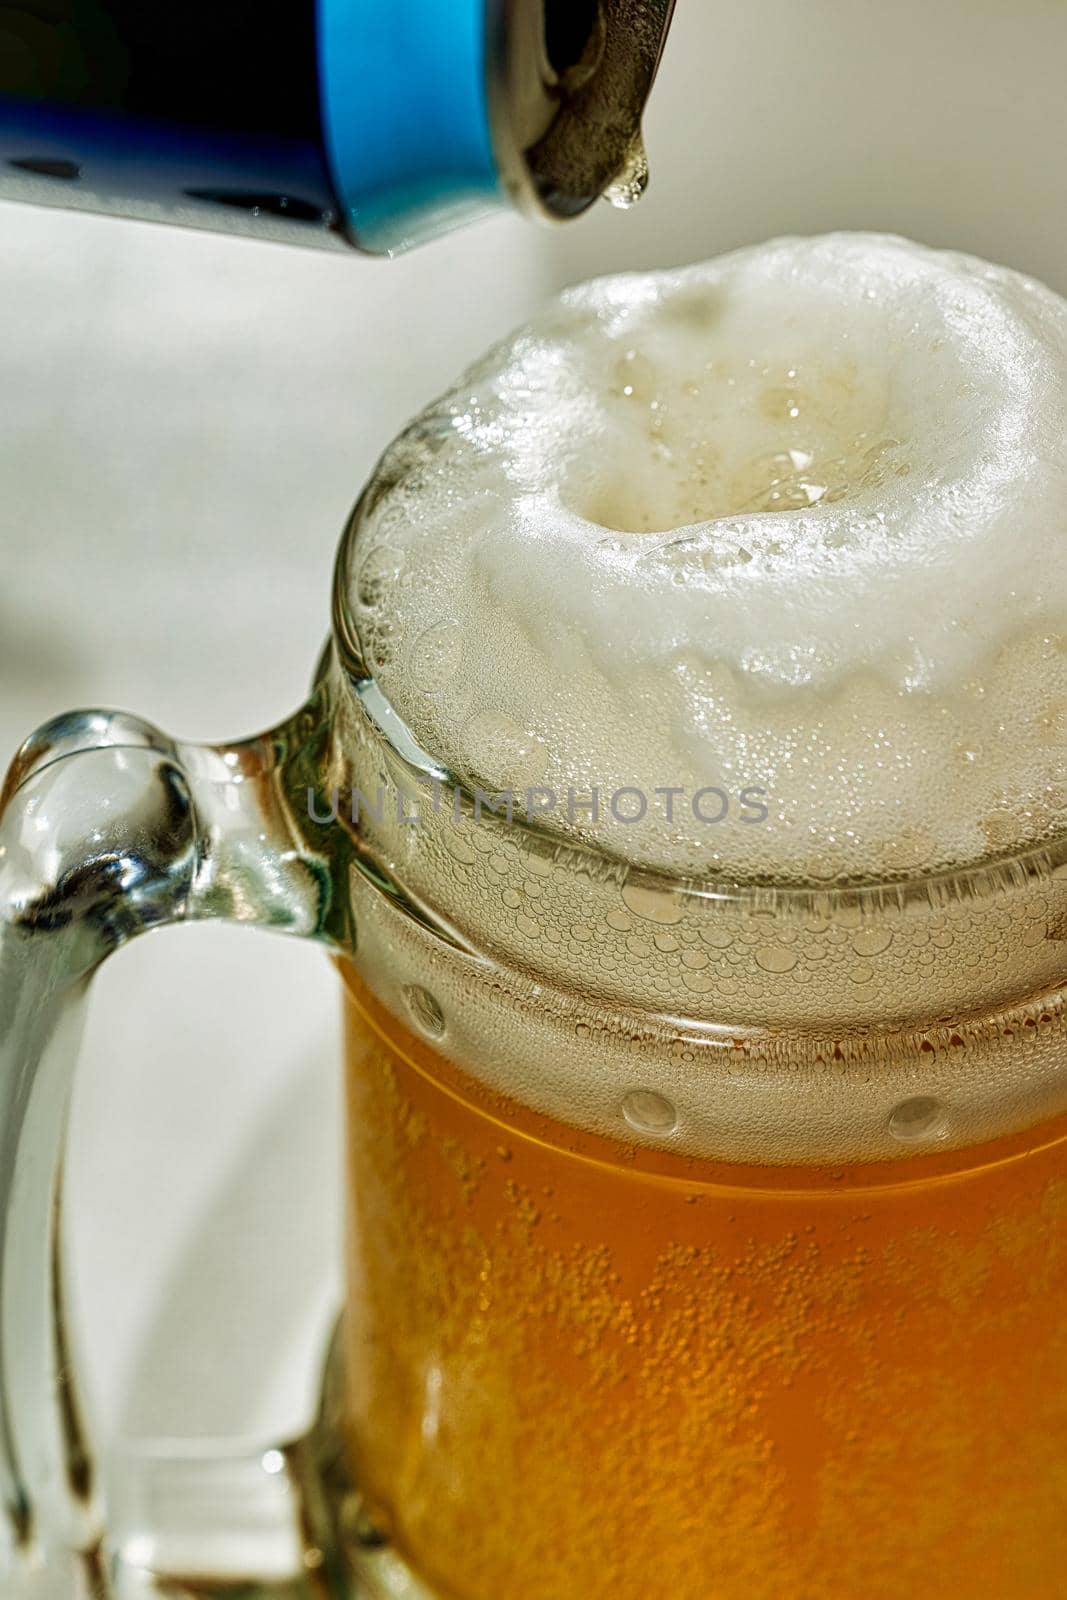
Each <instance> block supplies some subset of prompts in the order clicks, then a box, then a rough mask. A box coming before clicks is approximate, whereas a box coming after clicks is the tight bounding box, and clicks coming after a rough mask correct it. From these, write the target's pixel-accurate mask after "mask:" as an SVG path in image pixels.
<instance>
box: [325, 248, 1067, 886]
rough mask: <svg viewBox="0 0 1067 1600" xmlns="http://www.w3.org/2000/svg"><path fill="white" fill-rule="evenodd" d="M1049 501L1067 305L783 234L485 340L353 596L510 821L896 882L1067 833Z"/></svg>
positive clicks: (779, 869)
mask: <svg viewBox="0 0 1067 1600" xmlns="http://www.w3.org/2000/svg"><path fill="white" fill-rule="evenodd" d="M1065 521H1067V303H1065V302H1064V301H1062V300H1060V299H1059V298H1058V297H1057V296H1055V295H1054V294H1052V293H1051V292H1050V291H1049V290H1048V289H1046V288H1044V287H1042V286H1041V285H1040V284H1037V283H1035V282H1033V281H1032V280H1030V279H1027V278H1025V277H1022V276H1020V275H1019V274H1017V273H1014V272H1010V271H1007V270H1005V269H1002V268H998V267H993V266H990V265H988V264H986V263H984V262H981V261H978V260H975V259H973V258H970V257H966V256H961V255H958V254H949V253H944V252H935V251H931V250H928V249H925V248H922V247H920V246H917V245H914V244H910V243H907V242H906V241H903V240H900V239H895V238H888V237H881V236H869V235H831V236H828V237H824V238H817V239H785V240H779V241H776V242H773V243H770V244H767V245H763V246H759V247H756V248H753V249H747V250H741V251H738V252H736V253H734V254H732V255H728V256H725V257H723V258H721V259H719V260H716V261H712V262H710V263H708V264H707V265H703V266H697V267H691V268H687V269H684V270H681V271H676V272H664V273H650V274H634V275H626V276H622V277H615V278H609V279H605V280H602V281H600V282H595V283H591V284H588V285H586V286H584V287H582V288H579V289H575V290H572V291H570V292H569V293H567V294H565V295H564V296H563V297H562V298H561V299H559V300H558V301H556V302H555V303H554V304H552V305H551V306H550V307H549V308H548V309H547V310H546V311H545V312H544V313H543V314H542V315H541V316H540V317H539V318H538V320H536V321H535V322H534V323H532V324H531V325H530V326H528V327H526V328H525V329H523V330H521V331H520V332H519V333H517V334H516V335H515V336H514V337H513V338H511V339H510V340H509V341H507V342H506V343H504V344H503V345H501V346H500V347H499V348H497V349H496V350H494V351H492V352H491V353H490V355H489V356H488V357H487V358H486V359H485V360H483V361H482V362H481V363H480V364H479V365H478V366H476V367H475V368H474V369H473V370H472V371H471V372H470V373H468V374H467V375H466V376H465V377H464V378H463V379H462V380H461V381H460V383H459V384H457V386H456V387H455V388H454V389H453V390H452V391H451V392H450V393H449V394H447V395H446V396H444V398H443V399H442V400H441V401H439V402H438V403H437V404H436V405H435V406H434V407H432V408H431V409H430V410H429V411H428V412H427V413H425V414H424V415H423V416H422V417H421V418H419V419H418V421H416V422H415V423H414V424H413V425H412V426H411V428H410V429H409V430H408V431H407V432H406V433H405V434H404V435H403V436H402V438H401V439H400V440H399V441H398V442H397V444H396V445H394V446H393V448H392V449H391V450H390V451H389V452H388V454H387V455H386V457H385V458H384V460H383V463H382V466H381V468H380V471H379V474H378V477H377V479H376V481H375V483H374V484H373V485H372V487H371V490H370V491H369V493H368V496H367V499H366V502H365V506H364V511H363V515H362V519H361V523H360V528H359V533H358V537H357V539H356V541H355V545H354V547H353V549H352V551H351V552H350V563H351V575H350V589H351V592H350V595H349V602H350V608H351V614H352V617H353V620H354V622H355V625H356V629H357V631H358V634H359V637H360V641H361V644H362V646H363V649H364V652H365V656H366V660H367V665H368V667H369V669H370V671H371V673H372V674H373V676H374V678H375V679H376V681H377V683H378V686H379V687H380V689H381V691H382V693H383V694H384V695H385V697H386V699H387V700H388V701H389V702H390V703H391V705H392V707H393V709H394V710H395V711H396V712H397V713H398V715H399V716H400V717H401V718H402V719H403V721H404V722H405V723H406V724H407V726H408V728H409V729H410V731H411V733H412V734H413V735H414V737H415V738H416V740H417V741H418V742H419V744H421V745H422V746H423V748H424V749H425V750H427V751H428V752H430V753H431V754H432V755H433V756H434V757H435V758H437V759H438V760H439V761H440V762H441V763H443V764H444V766H446V767H447V768H448V769H449V770H450V771H451V772H452V773H453V774H455V775H456V777H457V778H459V779H460V780H462V781H463V782H464V783H465V784H467V785H468V786H470V787H474V786H478V787H481V788H483V789H484V790H486V791H487V792H490V793H495V792H499V791H503V790H510V791H512V792H513V793H514V794H515V796H516V810H517V813H518V814H520V815H522V814H523V813H524V811H526V810H531V809H532V811H533V812H534V813H539V814H540V816H541V820H542V822H543V825H544V826H545V827H547V828H549V829H554V830H556V831H557V832H559V833H561V834H563V835H567V836H571V837H577V838H581V839H583V840H586V841H592V842H595V843H597V844H598V845H599V846H601V847H602V848H604V849H605V850H607V851H609V852H611V853H612V854H613V855H616V856H620V857H623V858H624V859H626V860H628V861H630V862H633V863H636V864H639V865H646V866H654V867H661V868H664V869H666V870H669V871H672V872H677V873H684V874H687V875H696V876H701V877H713V878H714V877H725V878H728V879H730V880H734V881H746V880H762V879H771V880H810V879H814V880H816V881H824V880H825V881H834V880H838V879H857V878H868V877H875V878H880V877H896V876H900V875H905V874H911V873H914V872H917V871H929V870H933V869H939V868H945V867H951V866H953V865H959V864H963V863H969V862H973V861H975V860H979V859H984V858H987V857H990V856H993V855H996V854H999V853H1001V852H1004V851H1006V850H1011V849H1017V848H1019V847H1021V846H1024V845H1026V844H1029V843H1032V842H1036V841H1038V840H1041V839H1043V838H1045V837H1048V836H1050V835H1051V834H1053V833H1055V832H1058V831H1060V829H1061V828H1062V827H1063V826H1064V825H1067V545H1065V540H1064V528H1063V524H1064V522H1065ZM594 791H596V807H595V810H594V808H593V805H592V801H593V792H594ZM550 797H551V799H550ZM764 812H765V813H766V815H765V818H764V816H763V813H764Z"/></svg>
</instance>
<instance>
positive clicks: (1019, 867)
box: [332, 469, 1067, 915]
mask: <svg viewBox="0 0 1067 1600" xmlns="http://www.w3.org/2000/svg"><path fill="white" fill-rule="evenodd" d="M376 481H377V469H376V470H375V472H374V473H373V474H372V475H371V478H370V480H369V482H368V484H367V486H366V487H365V488H364V490H363V492H362V493H361V494H360V497H359V499H358V500H357V501H356V504H355V506H354V507H353V510H352V512H351V514H350V516H349V518H348V521H347V523H346V524H345V529H344V533H343V535H342V537H341V542H340V545H339V547H338V551H337V558H336V561H335V564H334V577H333V600H332V638H333V644H334V648H335V650H336V652H337V655H338V658H339V662H340V665H341V668H342V670H343V672H344V674H345V677H346V679H347V681H348V683H349V685H350V686H351V688H352V689H353V691H354V697H355V699H356V700H357V701H358V702H359V706H360V710H361V712H362V714H363V715H364V716H365V717H366V719H367V721H368V722H369V723H370V725H371V726H372V727H373V728H374V731H375V734H376V736H377V737H378V738H379V739H380V740H381V741H382V743H383V745H384V746H385V747H386V748H387V749H388V750H389V751H390V752H391V753H392V754H393V755H394V756H395V757H396V758H397V759H398V760H399V761H400V762H401V763H402V765H403V766H404V767H406V768H407V769H408V770H409V771H410V772H411V773H412V774H413V775H417V776H422V777H423V778H432V779H433V780H434V781H436V782H439V783H440V784H441V785H442V786H447V787H448V788H449V789H451V790H453V791H454V792H455V793H456V794H458V795H459V797H460V802H461V804H462V807H463V809H464V812H467V811H468V810H469V811H470V812H472V813H473V812H474V810H475V794H474V791H473V789H472V787H471V785H470V784H469V783H468V782H467V781H466V780H465V779H463V778H461V777H460V776H459V775H458V774H456V773H454V772H453V771H452V770H451V768H449V767H448V766H447V764H446V763H445V762H443V761H441V760H440V759H439V758H438V757H437V756H435V755H433V754H432V753H431V752H430V751H427V750H426V749H424V748H423V746H422V745H420V744H419V741H418V740H417V739H416V737H415V735H414V734H413V733H412V732H411V731H410V729H409V728H408V726H407V724H406V723H405V721H404V719H403V718H402V717H401V716H400V714H399V713H398V712H397V711H396V710H395V708H394V707H393V705H392V703H391V702H390V701H389V699H388V697H387V696H386V695H385V693H384V692H383V690H382V689H381V688H380V686H379V685H378V681H377V679H376V678H375V676H374V673H373V672H372V670H371V669H370V667H369V666H368V665H367V662H366V659H365V657H364V655H363V652H362V648H361V645H360V640H359V630H358V626H357V624H356V621H355V618H354V617H353V616H352V612H351V608H350V605H349V598H348V596H349V584H348V579H349V576H350V564H349V557H350V555H351V550H352V546H353V543H354V541H355V538H356V535H357V533H358V531H359V527H360V524H361V521H362V517H363V512H364V508H365V505H366V502H367V498H368V495H369V494H370V492H371V491H372V489H373V488H374V487H375V484H376ZM369 687H372V689H373V693H368V688H369ZM375 702H377V703H375ZM491 820H492V824H493V826H494V827H497V828H499V829H500V830H501V831H505V832H507V833H508V834H509V835H515V836H518V837H521V838H523V839H525V840H530V841H532V842H533V843H534V844H535V847H536V848H537V849H538V851H539V853H542V854H544V855H546V856H551V857H552V858H553V859H554V860H557V861H560V862H563V863H567V862H570V863H573V864H574V865H576V866H581V867H582V868H584V870H586V871H590V870H591V871H592V872H593V873H594V875H595V876H597V877H598V878H602V879H607V878H609V877H616V878H618V879H619V881H620V882H623V881H625V882H627V883H629V884H631V885H633V886H635V887H640V888H642V889H647V890H649V891H650V892H652V893H659V894H664V895H673V896H676V897H678V898H686V899H693V900H703V901H705V902H708V903H710V904H716V905H719V906H721V907H724V908H725V907H731V908H735V909H737V910H742V911H743V910H749V911H751V912H753V913H756V914H763V915H767V914H769V913H773V912H774V911H776V910H781V911H782V912H787V911H789V912H794V913H795V912H800V913H804V912H808V911H811V910H815V909H818V910H830V909H849V910H851V909H855V908H859V909H861V910H863V911H867V912H873V913H879V912H881V913H885V912H903V911H904V910H906V909H907V908H908V907H917V906H924V907H925V908H926V909H928V910H930V909H934V910H936V909H937V907H938V906H942V905H947V904H957V903H959V902H961V901H967V902H974V901H984V900H988V899H990V898H992V897H995V896H999V895H1003V894H1005V893H1009V892H1014V891H1018V890H1020V889H1023V888H1026V887H1027V886H1030V887H1032V886H1033V885H1034V884H1035V883H1039V882H1047V881H1049V880H1051V879H1053V878H1057V877H1060V876H1063V877H1065V878H1067V830H1062V831H1060V832H1057V833H1055V834H1052V835H1050V836H1049V838H1047V839H1044V840H1038V841H1036V842H1034V843H1031V844H1027V845H1023V846H1020V847H1018V848H1015V849H1009V850H1003V851H1000V852H997V853H994V854H991V855H988V856H982V857H979V858H978V859H977V860H974V861H970V862H961V863H960V864H958V865H948V866H942V867H934V868H932V869H929V870H917V871H916V870H908V869H903V870H902V871H901V872H899V873H896V874H885V875H883V876H873V875H871V876H862V875H857V876H856V877H852V878H846V877H835V878H826V879H817V878H812V879H809V880H806V881H805V880H802V879H799V878H793V879H789V878H783V879H774V878H771V877H767V876H765V877H762V878H757V877H753V878H730V877H727V876H715V875H711V874H709V875H707V876H699V875H690V874H685V873H679V872H675V871H672V870H670V869H668V868H666V867H656V866H651V865H647V864H643V863H640V862H635V861H632V860H630V859H629V858H628V857H626V856H624V855H621V854H619V853H617V852H615V851H612V850H610V849H608V848H607V847H606V846H604V845H602V844H599V843H592V842H590V841H589V840H587V839H580V838H574V837H570V836H568V835H566V834H563V833H561V832H559V831H558V830H556V829H554V828H553V827H551V826H550V825H548V824H546V823H544V822H541V821H536V820H534V819H532V818H530V817H525V816H522V815H521V814H518V813H515V814H513V815H510V816H508V817H507V818H502V817H499V816H496V815H493V816H492V819H491Z"/></svg>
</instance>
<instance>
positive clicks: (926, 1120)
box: [889, 1095, 946, 1144]
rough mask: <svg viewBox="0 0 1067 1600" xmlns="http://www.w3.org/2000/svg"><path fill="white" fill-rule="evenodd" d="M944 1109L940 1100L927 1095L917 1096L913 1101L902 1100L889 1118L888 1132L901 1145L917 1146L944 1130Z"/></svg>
mask: <svg viewBox="0 0 1067 1600" xmlns="http://www.w3.org/2000/svg"><path fill="white" fill-rule="evenodd" d="M945 1120H946V1113H945V1107H944V1106H943V1105H942V1103H941V1101H940V1100H934V1099H932V1098H931V1097H930V1096H928V1095H917V1096H916V1097H915V1099H913V1100H902V1101H901V1103H900V1105H898V1106H895V1107H894V1109H893V1111H892V1112H891V1113H890V1117H889V1131H890V1133H891V1134H892V1135H893V1138H894V1139H899V1140H900V1142H901V1143H902V1144H917V1143H919V1142H920V1141H921V1140H923V1139H932V1138H934V1137H935V1136H936V1135H937V1134H939V1133H941V1132H942V1131H943V1130H944V1126H945Z"/></svg>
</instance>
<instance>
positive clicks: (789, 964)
mask: <svg viewBox="0 0 1067 1600" xmlns="http://www.w3.org/2000/svg"><path fill="white" fill-rule="evenodd" d="M796 964H797V957H796V954H795V952H794V951H792V950H788V949H786V947H785V945H782V944H761V945H760V947H759V949H758V950H757V951H756V965H757V967H762V969H763V971H764V972H777V973H783V972H792V970H793V968H794V967H795V966H796Z"/></svg>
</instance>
